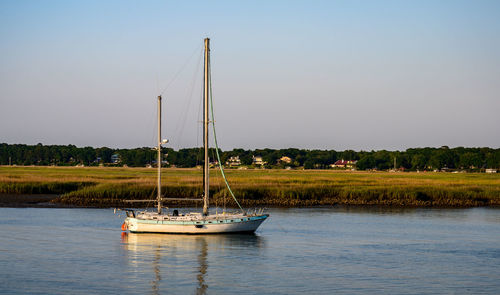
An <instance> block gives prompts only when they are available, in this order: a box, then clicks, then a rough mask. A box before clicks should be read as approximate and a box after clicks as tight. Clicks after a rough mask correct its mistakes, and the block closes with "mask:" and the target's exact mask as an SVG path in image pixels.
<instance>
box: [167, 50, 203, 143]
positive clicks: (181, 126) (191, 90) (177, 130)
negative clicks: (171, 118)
mask: <svg viewBox="0 0 500 295" xmlns="http://www.w3.org/2000/svg"><path fill="white" fill-rule="evenodd" d="M202 56H203V54H200V55H199V57H198V62H197V63H196V64H197V67H196V70H195V72H194V74H193V78H192V80H191V85H190V86H191V87H189V89H188V95H187V98H188V103H187V105H186V107H185V108H184V110H183V112H182V115H181V118H180V120H179V121H178V123H177V125H176V128H175V132H174V134H175V136H176V138H177V139H178V140H179V142H180V141H181V140H180V139H181V136H182V134H183V133H184V129H185V127H186V120H187V117H188V112H189V110H190V109H191V104H192V101H193V94H194V92H195V90H194V89H195V88H196V85H197V82H198V81H197V77H198V76H199V73H200V68H201V62H200V61H201V58H202Z"/></svg>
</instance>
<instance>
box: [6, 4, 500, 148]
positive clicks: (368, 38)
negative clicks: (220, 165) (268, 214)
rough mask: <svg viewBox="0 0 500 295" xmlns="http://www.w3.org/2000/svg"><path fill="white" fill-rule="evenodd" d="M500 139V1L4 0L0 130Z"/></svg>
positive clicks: (434, 143)
mask: <svg viewBox="0 0 500 295" xmlns="http://www.w3.org/2000/svg"><path fill="white" fill-rule="evenodd" d="M206 37H209V38H210V40H211V41H210V42H211V67H212V89H213V99H214V112H215V125H216V128H217V139H218V142H219V147H221V148H222V149H223V150H229V149H233V148H245V149H256V148H290V147H295V148H305V149H329V150H330V149H334V150H346V149H353V150H380V149H387V150H405V149H407V148H416V147H427V146H429V147H440V146H443V145H447V146H449V147H456V146H465V147H492V148H499V147H500V1H484V0H474V1H472V0H471V1H460V0H454V1H446V0H441V1H425V0H419V1H356V0H346V1H112V0H109V1H92V0H89V1H51V0H47V1H25V0H20V1H15V0H12V1H8V0H1V1H0V142H5V143H12V144H13V143H22V144H37V143H43V144H44V145H52V144H64V145H66V144H74V145H76V146H93V147H101V146H107V147H112V148H134V147H144V146H154V145H155V142H156V139H155V138H156V99H157V98H156V97H157V96H158V95H159V94H162V97H163V107H162V111H163V124H162V129H163V137H164V138H168V139H169V140H170V143H169V145H168V146H170V147H172V148H175V149H179V148H185V147H194V146H198V145H199V144H200V143H201V142H202V141H201V138H200V136H201V130H200V128H201V124H200V120H201V118H200V114H201V111H200V107H201V103H200V102H201V95H202V91H201V88H202V68H203V65H202V61H203V59H202V44H203V39H204V38H206Z"/></svg>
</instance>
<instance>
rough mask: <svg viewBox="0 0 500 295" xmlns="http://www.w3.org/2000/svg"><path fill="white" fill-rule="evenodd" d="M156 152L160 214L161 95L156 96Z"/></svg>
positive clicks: (159, 210)
mask: <svg viewBox="0 0 500 295" xmlns="http://www.w3.org/2000/svg"><path fill="white" fill-rule="evenodd" d="M156 149H157V152H158V157H157V160H156V162H157V164H158V189H157V192H158V194H157V196H156V200H157V202H158V214H161V95H159V96H158V146H157V147H156Z"/></svg>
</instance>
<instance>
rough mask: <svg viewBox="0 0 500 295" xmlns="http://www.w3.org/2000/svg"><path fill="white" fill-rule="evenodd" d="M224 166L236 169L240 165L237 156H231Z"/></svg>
mask: <svg viewBox="0 0 500 295" xmlns="http://www.w3.org/2000/svg"><path fill="white" fill-rule="evenodd" d="M226 165H229V167H237V166H240V165H241V160H240V157H239V156H233V157H230V158H229V160H227V162H226Z"/></svg>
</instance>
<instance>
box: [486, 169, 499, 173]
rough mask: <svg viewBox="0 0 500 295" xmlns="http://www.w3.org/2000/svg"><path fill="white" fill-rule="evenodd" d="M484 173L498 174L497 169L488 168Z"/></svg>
mask: <svg viewBox="0 0 500 295" xmlns="http://www.w3.org/2000/svg"><path fill="white" fill-rule="evenodd" d="M484 172H486V173H497V169H492V168H488V169H486V170H485V171H484Z"/></svg>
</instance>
